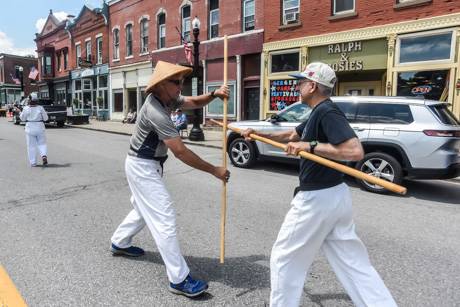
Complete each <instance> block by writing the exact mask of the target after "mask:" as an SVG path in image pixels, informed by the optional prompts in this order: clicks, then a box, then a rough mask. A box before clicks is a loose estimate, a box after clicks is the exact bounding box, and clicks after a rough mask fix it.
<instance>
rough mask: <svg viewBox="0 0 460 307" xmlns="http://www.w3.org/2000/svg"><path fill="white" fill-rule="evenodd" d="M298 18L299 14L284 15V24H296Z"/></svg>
mask: <svg viewBox="0 0 460 307" xmlns="http://www.w3.org/2000/svg"><path fill="white" fill-rule="evenodd" d="M298 17H299V13H287V14H286V15H284V20H285V21H286V23H291V22H296V21H297V19H298Z"/></svg>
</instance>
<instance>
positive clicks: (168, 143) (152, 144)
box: [111, 61, 230, 297]
mask: <svg viewBox="0 0 460 307" xmlns="http://www.w3.org/2000/svg"><path fill="white" fill-rule="evenodd" d="M191 72H192V69H191V68H188V67H183V66H179V65H174V64H170V63H167V62H162V61H159V62H158V63H157V65H156V67H155V70H154V73H153V75H152V76H151V78H150V81H149V83H148V85H147V89H146V93H147V94H148V96H147V98H146V99H145V103H144V105H143V106H142V108H141V110H140V111H139V114H138V118H137V122H136V126H135V130H134V133H133V135H132V136H131V140H130V149H129V152H128V156H127V157H126V162H125V171H126V177H127V179H128V184H129V187H130V189H131V193H132V195H131V203H132V205H133V207H134V209H133V210H132V211H131V212H130V213H129V214H128V215H127V216H126V218H125V219H124V220H123V222H122V223H121V224H120V226H118V228H117V230H116V231H115V233H114V234H113V236H112V239H111V241H112V245H111V251H112V253H113V254H114V255H125V256H132V257H135V256H141V255H143V254H144V251H143V250H142V249H141V248H139V247H135V246H132V243H131V241H132V238H133V237H134V236H135V235H136V234H137V233H138V232H139V231H141V229H142V228H144V226H145V225H147V227H148V228H149V230H150V232H151V233H152V236H153V238H154V240H155V243H156V245H157V248H158V250H159V252H160V254H161V257H162V259H163V261H164V263H165V265H166V272H167V275H168V279H169V290H170V291H171V292H173V293H176V294H182V295H185V296H188V297H195V296H198V295H200V294H202V293H203V292H205V291H206V289H207V288H208V285H207V283H206V282H205V281H202V280H196V279H194V278H192V277H191V276H190V269H189V268H188V266H187V263H186V262H185V260H184V257H183V256H182V254H181V251H180V248H179V241H178V239H177V236H176V218H175V213H174V208H173V202H172V199H171V196H170V195H169V193H168V191H167V189H166V187H165V184H164V182H163V179H162V177H163V163H164V162H165V160H166V158H167V151H168V149H170V150H171V151H172V153H173V154H174V156H175V157H176V158H178V159H179V160H181V161H182V162H184V163H186V164H188V165H189V166H191V167H194V168H196V169H198V170H201V171H205V172H208V173H210V174H211V175H213V176H215V177H216V178H218V179H220V180H223V181H228V179H229V177H230V173H229V171H228V170H226V169H225V168H223V167H219V166H214V165H211V164H209V163H208V162H206V161H204V160H202V159H201V158H200V157H198V156H197V155H196V154H194V153H193V152H192V151H191V150H189V149H188V148H187V147H185V146H184V144H183V143H182V140H181V138H180V135H179V133H178V131H177V129H176V127H175V126H174V123H173V122H172V120H171V118H170V113H171V111H172V110H176V109H178V108H182V109H195V108H202V107H204V106H205V105H207V104H208V103H209V102H211V101H212V100H213V99H214V97H219V98H222V99H223V98H225V97H228V87H227V86H221V87H220V88H219V89H217V90H215V91H213V92H211V93H207V94H204V95H201V96H195V97H185V96H182V95H181V89H182V83H183V79H184V78H185V77H186V76H187V75H188V74H190V73H191Z"/></svg>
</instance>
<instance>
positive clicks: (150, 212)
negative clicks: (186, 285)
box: [111, 156, 190, 284]
mask: <svg viewBox="0 0 460 307" xmlns="http://www.w3.org/2000/svg"><path fill="white" fill-rule="evenodd" d="M125 171H126V178H127V179H128V184H129V187H130V188H131V193H132V196H131V203H132V204H133V207H134V209H133V210H132V211H131V212H130V213H129V214H128V215H127V216H126V218H125V219H124V220H123V222H122V223H121V224H120V226H118V228H117V230H116V231H115V233H114V234H113V236H112V239H111V240H112V243H113V244H115V245H116V246H118V247H120V248H127V247H129V246H131V240H132V238H133V237H134V236H135V235H136V234H137V233H138V232H139V231H141V230H142V228H144V226H145V225H146V224H147V227H148V228H149V230H150V232H151V233H152V236H153V239H154V240H155V243H156V245H157V248H158V250H159V252H160V254H161V257H162V259H163V261H164V263H165V265H166V272H167V274H168V279H169V281H170V282H172V283H175V284H177V283H180V282H182V281H183V280H184V279H185V278H186V277H187V275H188V274H189V273H190V269H189V268H188V266H187V263H186V262H185V259H184V257H183V256H182V253H181V251H180V247H179V241H178V239H177V235H176V216H175V212H174V208H173V202H172V200H171V196H170V195H169V193H168V191H167V190H166V187H165V185H164V182H163V179H162V175H163V170H162V167H161V165H160V163H159V162H157V161H154V160H146V159H140V158H135V157H131V156H128V157H127V158H126V162H125Z"/></svg>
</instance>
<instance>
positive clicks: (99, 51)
mask: <svg viewBox="0 0 460 307" xmlns="http://www.w3.org/2000/svg"><path fill="white" fill-rule="evenodd" d="M96 48H97V51H96V52H97V64H102V37H98V38H96Z"/></svg>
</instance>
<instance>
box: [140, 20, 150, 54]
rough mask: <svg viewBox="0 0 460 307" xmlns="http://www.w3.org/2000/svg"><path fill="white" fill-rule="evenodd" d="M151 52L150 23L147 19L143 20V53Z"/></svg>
mask: <svg viewBox="0 0 460 307" xmlns="http://www.w3.org/2000/svg"><path fill="white" fill-rule="evenodd" d="M148 51H149V21H148V19H147V18H144V19H142V20H141V53H146V52H148Z"/></svg>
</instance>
